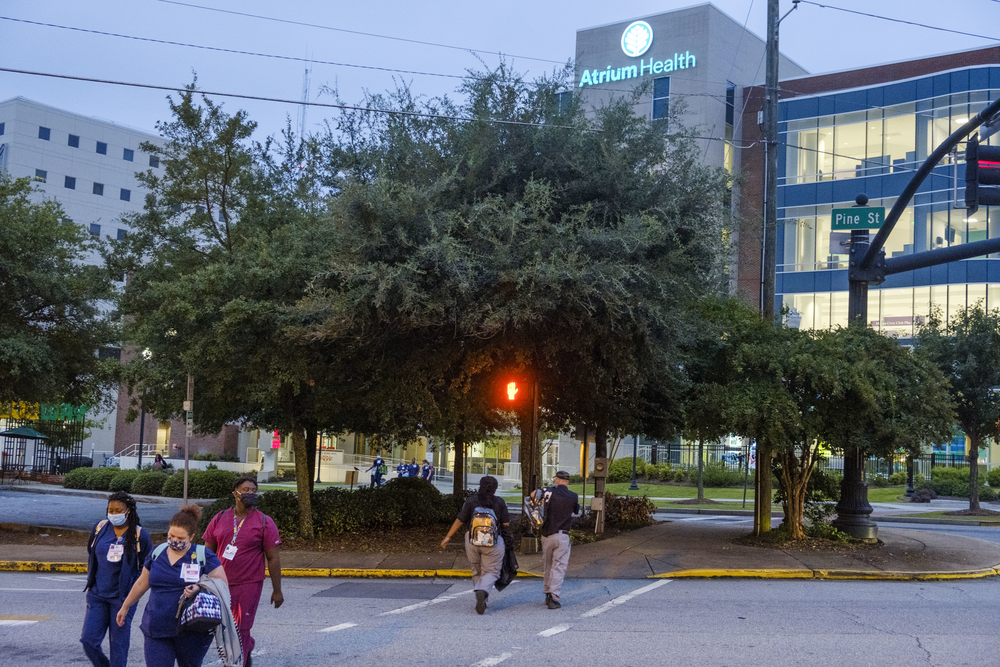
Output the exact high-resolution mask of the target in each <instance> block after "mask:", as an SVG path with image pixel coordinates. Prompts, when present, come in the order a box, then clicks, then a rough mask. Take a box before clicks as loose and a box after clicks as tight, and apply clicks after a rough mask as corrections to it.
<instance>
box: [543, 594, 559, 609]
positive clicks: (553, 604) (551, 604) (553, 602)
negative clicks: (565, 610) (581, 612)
mask: <svg viewBox="0 0 1000 667" xmlns="http://www.w3.org/2000/svg"><path fill="white" fill-rule="evenodd" d="M545 606H546V607H548V608H549V609H558V608H559V607H561V606H562V605H561V604H559V600H557V599H555V598H554V597H552V594H551V593H549V597H548V599H546V600H545Z"/></svg>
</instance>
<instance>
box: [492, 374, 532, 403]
mask: <svg viewBox="0 0 1000 667" xmlns="http://www.w3.org/2000/svg"><path fill="white" fill-rule="evenodd" d="M495 382H496V389H495V390H494V391H495V393H494V396H495V398H494V404H495V405H496V407H498V408H499V409H501V410H505V411H509V412H517V411H519V410H522V409H524V408H525V407H527V406H528V405H529V404H530V403H531V384H530V383H529V382H528V380H527V379H525V378H524V377H523V376H522V375H521V374H520V373H505V374H503V375H501V376H500V377H498V378H497V379H496V380H495Z"/></svg>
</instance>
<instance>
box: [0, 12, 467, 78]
mask: <svg viewBox="0 0 1000 667" xmlns="http://www.w3.org/2000/svg"><path fill="white" fill-rule="evenodd" d="M0 19H2V20H4V21H16V22H18V23H27V24H30V25H37V26H42V27H45V28H59V29H60V30H72V31H75V32H84V33H90V34H93V35H103V36H105V37H118V38H120V39H132V40H136V41H139V42H152V43H154V44H166V45H169V46H184V47H187V48H191V49H204V50H206V51H217V52H220V53H233V54H236V55H241V56H256V57H258V58H275V59H277V60H293V61H296V62H305V63H317V64H320V65H336V66H338V67H356V68H358V69H371V70H379V71H382V72H396V73H398V74H418V75H421V76H440V77H447V78H452V79H464V78H465V77H464V76H462V75H460V74H439V73H437V72H419V71H415V70H405V69H395V68H392V67H375V66H374V65H354V64H351V63H338V62H331V61H328V60H316V59H314V58H298V57H295V56H280V55H274V54H270V53H257V52H255V51H240V50H238V49H224V48H222V47H219V46H203V45H201V44H188V43H186V42H174V41H170V40H165V39H155V38H152V37H135V36H133V35H123V34H120V33H115V32H103V31H101V30H91V29H89V28H76V27H73V26H65V25H58V24H55V23H42V22H40V21H29V20H27V19H17V18H13V17H10V16H0Z"/></svg>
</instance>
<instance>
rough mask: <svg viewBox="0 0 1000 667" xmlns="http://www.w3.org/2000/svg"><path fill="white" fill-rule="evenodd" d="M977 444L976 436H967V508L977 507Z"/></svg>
mask: <svg viewBox="0 0 1000 667" xmlns="http://www.w3.org/2000/svg"><path fill="white" fill-rule="evenodd" d="M979 445H980V439H979V438H978V437H975V438H969V454H968V456H966V458H967V459H968V460H969V509H970V510H978V509H979Z"/></svg>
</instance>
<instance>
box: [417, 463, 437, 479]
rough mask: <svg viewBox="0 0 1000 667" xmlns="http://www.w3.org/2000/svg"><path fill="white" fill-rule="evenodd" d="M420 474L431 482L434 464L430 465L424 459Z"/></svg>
mask: <svg viewBox="0 0 1000 667" xmlns="http://www.w3.org/2000/svg"><path fill="white" fill-rule="evenodd" d="M420 474H421V476H423V478H424V479H426V480H427V481H428V482H433V481H434V466H432V465H431V464H430V463H428V462H427V459H424V465H423V467H421V469H420Z"/></svg>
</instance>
